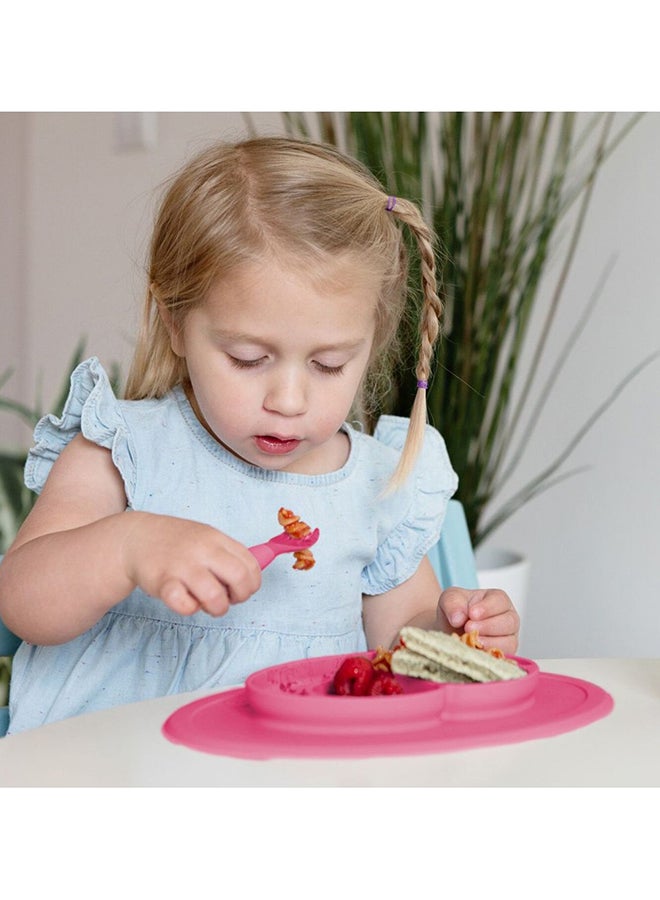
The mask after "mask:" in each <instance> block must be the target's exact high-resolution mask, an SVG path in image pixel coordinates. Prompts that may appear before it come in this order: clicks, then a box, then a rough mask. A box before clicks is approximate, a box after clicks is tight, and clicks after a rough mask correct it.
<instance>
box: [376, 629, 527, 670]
mask: <svg viewBox="0 0 660 900" xmlns="http://www.w3.org/2000/svg"><path fill="white" fill-rule="evenodd" d="M392 671H393V672H395V673H396V674H398V675H409V676H410V677H412V678H424V679H426V680H427V681H437V682H453V683H467V682H475V681H478V682H486V681H507V680H509V679H512V678H524V676H525V675H526V674H527V673H526V672H525V670H524V669H521V668H520V666H519V665H518V664H517V663H516V662H514V661H513V660H509V659H506V657H497V656H493V655H492V654H491V653H489V652H488V651H487V650H479V649H477V648H476V647H470V646H468V644H466V643H464V642H463V641H462V640H461V639H460V638H459V636H458V635H457V634H454V635H449V634H444V632H442V631H426V630H425V629H423V628H413V627H412V626H408V627H406V628H402V629H401V646H400V647H397V649H396V650H394V651H393V653H392Z"/></svg>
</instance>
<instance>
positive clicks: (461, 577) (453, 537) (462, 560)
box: [429, 500, 479, 588]
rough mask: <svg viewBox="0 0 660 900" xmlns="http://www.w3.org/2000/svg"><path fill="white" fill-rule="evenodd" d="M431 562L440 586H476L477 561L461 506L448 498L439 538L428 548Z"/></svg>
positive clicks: (477, 583) (477, 582)
mask: <svg viewBox="0 0 660 900" xmlns="http://www.w3.org/2000/svg"><path fill="white" fill-rule="evenodd" d="M429 559H430V560H431V565H432V566H433V569H434V571H435V574H436V575H437V576H438V581H439V582H440V584H441V585H442V587H443V588H446V587H463V588H476V587H479V581H478V578H477V564H476V562H475V558H474V550H473V549H472V541H471V540H470V532H469V531H468V526H467V520H466V518H465V511H464V509H463V505H462V504H461V503H460V502H459V501H458V500H450V501H449V503H448V505H447V514H446V516H445V521H444V523H443V526H442V534H441V535H440V540H439V541H438V543H437V544H436V545H435V547H432V548H431V550H430V551H429Z"/></svg>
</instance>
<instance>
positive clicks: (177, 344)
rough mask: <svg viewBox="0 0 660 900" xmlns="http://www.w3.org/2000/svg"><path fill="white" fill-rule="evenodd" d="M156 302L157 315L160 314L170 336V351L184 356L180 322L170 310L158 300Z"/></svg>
mask: <svg viewBox="0 0 660 900" xmlns="http://www.w3.org/2000/svg"><path fill="white" fill-rule="evenodd" d="M156 303H157V304H158V315H159V316H160V320H161V322H162V323H163V325H164V326H165V328H166V329H167V333H168V334H169V336H170V346H171V348H172V352H173V353H174V354H175V355H176V356H179V357H181V358H182V359H184V358H185V355H186V353H185V348H184V345H183V337H182V334H181V331H182V325H183V323H182V322H177V321H176V320H175V317H174V316H173V315H172V313H171V311H170V310H169V309H167V307H166V306H164V305H163V304H162V303H161V302H160V300H157V301H156Z"/></svg>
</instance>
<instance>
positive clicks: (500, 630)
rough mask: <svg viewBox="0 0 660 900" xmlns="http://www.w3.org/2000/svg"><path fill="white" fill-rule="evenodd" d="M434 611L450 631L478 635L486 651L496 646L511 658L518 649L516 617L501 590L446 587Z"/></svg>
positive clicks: (518, 629)
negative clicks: (475, 633) (442, 616)
mask: <svg viewBox="0 0 660 900" xmlns="http://www.w3.org/2000/svg"><path fill="white" fill-rule="evenodd" d="M438 611H439V612H441V613H442V614H443V615H444V617H445V618H446V619H447V621H448V622H449V625H450V627H451V628H452V629H453V630H454V631H461V630H463V631H466V632H468V631H477V632H479V639H480V641H481V642H482V643H483V645H484V647H486V648H487V649H490V648H494V647H497V648H498V649H500V650H501V651H502V652H503V653H506V654H507V655H509V656H511V655H512V654H514V653H515V652H516V650H517V648H518V633H519V631H520V617H519V615H518V613H517V612H516V610H515V607H514V605H513V603H512V602H511V600H510V598H509V596H508V594H505V593H504V591H500V590H496V589H492V588H488V589H482V590H467V589H466V588H456V587H451V588H447V589H446V590H445V591H443V592H442V594H441V595H440V600H439V601H438Z"/></svg>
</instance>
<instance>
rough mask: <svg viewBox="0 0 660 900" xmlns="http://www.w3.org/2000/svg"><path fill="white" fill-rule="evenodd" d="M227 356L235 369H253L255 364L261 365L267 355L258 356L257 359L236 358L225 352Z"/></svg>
mask: <svg viewBox="0 0 660 900" xmlns="http://www.w3.org/2000/svg"><path fill="white" fill-rule="evenodd" d="M227 356H228V357H229V361H230V363H231V364H232V366H235V368H237V369H254V368H255V367H256V366H259V365H261V363H262V362H264V360H266V358H267V357H265V356H260V357H259V358H258V359H238V357H236V356H231V355H230V354H227Z"/></svg>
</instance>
